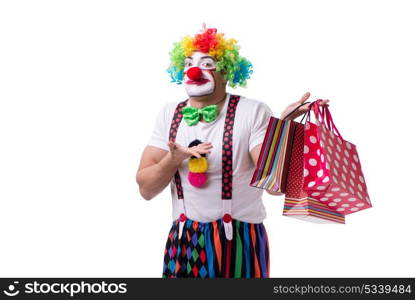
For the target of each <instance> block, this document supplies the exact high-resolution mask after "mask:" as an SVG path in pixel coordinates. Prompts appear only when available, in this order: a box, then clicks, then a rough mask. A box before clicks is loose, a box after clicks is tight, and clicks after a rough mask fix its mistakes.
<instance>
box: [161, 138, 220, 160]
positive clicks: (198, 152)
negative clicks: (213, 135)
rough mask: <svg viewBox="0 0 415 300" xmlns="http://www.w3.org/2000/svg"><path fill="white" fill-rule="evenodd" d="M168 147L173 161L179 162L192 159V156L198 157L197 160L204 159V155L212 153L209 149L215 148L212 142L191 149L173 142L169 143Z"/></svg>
mask: <svg viewBox="0 0 415 300" xmlns="http://www.w3.org/2000/svg"><path fill="white" fill-rule="evenodd" d="M167 145H168V146H169V148H170V152H171V155H172V157H173V159H175V160H177V161H179V162H181V161H183V160H185V159H187V158H189V157H191V156H192V155H194V156H196V157H197V158H200V157H202V154H206V153H211V151H210V150H209V149H211V148H212V147H213V146H212V143H210V142H205V143H201V144H199V145H197V146H193V147H190V148H189V147H183V146H182V145H180V144H178V143H176V142H172V141H169V142H167Z"/></svg>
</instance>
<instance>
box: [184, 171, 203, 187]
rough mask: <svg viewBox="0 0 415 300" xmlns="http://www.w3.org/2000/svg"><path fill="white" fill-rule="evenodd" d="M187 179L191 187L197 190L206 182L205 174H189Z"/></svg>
mask: <svg viewBox="0 0 415 300" xmlns="http://www.w3.org/2000/svg"><path fill="white" fill-rule="evenodd" d="M187 178H188V179H189V182H190V184H191V185H193V186H195V187H198V188H199V187H201V186H203V185H204V184H205V182H206V180H207V174H206V173H193V172H189V174H188V176H187Z"/></svg>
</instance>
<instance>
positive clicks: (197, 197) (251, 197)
mask: <svg viewBox="0 0 415 300" xmlns="http://www.w3.org/2000/svg"><path fill="white" fill-rule="evenodd" d="M229 97H230V94H229V93H227V96H226V100H225V104H224V106H223V107H222V109H221V111H220V113H219V115H218V117H217V119H216V120H215V121H213V122H211V123H206V122H198V123H197V124H196V125H193V126H188V125H187V124H186V122H185V121H184V120H183V119H182V121H181V123H180V126H179V129H178V132H177V136H176V142H177V143H179V144H180V145H182V146H186V147H187V146H188V145H189V144H190V142H192V141H193V140H195V139H199V140H200V141H202V142H211V143H212V145H213V148H211V149H210V150H211V151H212V152H211V153H210V154H207V160H208V164H209V168H208V170H207V182H206V183H205V184H204V185H203V186H202V187H201V188H197V187H194V186H192V185H191V184H190V183H189V182H188V179H187V176H188V159H186V160H184V161H183V162H182V164H181V166H180V167H179V174H180V178H181V182H182V186H183V198H184V200H183V201H184V206H185V210H186V215H187V217H188V218H189V219H192V220H195V221H199V222H211V221H214V220H217V219H220V218H221V217H222V215H223V212H222V201H223V200H222V199H221V192H222V163H221V161H222V138H223V126H224V122H225V115H226V109H227V107H228V103H229ZM180 102H181V101H180ZM178 103H179V102H169V103H167V104H165V106H164V107H163V109H162V110H161V111H160V112H159V114H158V116H157V120H156V123H155V128H154V131H153V134H152V136H151V138H150V140H149V142H148V145H151V146H155V147H158V148H161V149H163V150H166V151H169V147H168V145H167V142H168V140H169V129H170V124H171V120H172V118H173V114H174V110H175V109H176V107H177V104H178ZM272 115H273V114H272V111H271V109H270V108H269V107H268V105H266V104H265V103H263V102H260V101H258V100H254V99H248V98H246V97H243V96H241V98H240V101H239V103H238V106H237V108H236V114H235V120H234V128H233V162H232V163H233V189H232V200H231V201H232V208H231V214H232V218H234V219H237V220H240V221H243V222H248V223H261V222H262V221H263V220H264V219H265V217H266V212H265V207H264V205H263V203H262V194H263V190H262V189H259V188H256V187H251V186H250V185H249V183H250V182H251V179H252V175H253V173H254V171H255V167H256V165H255V164H254V163H253V161H252V159H251V157H250V153H249V152H250V151H251V150H252V148H254V147H255V146H256V145H258V144H261V143H262V142H263V140H264V137H265V133H266V129H267V126H268V122H269V119H270V117H271V116H272ZM173 178H174V177H173ZM170 189H171V194H172V201H173V215H172V216H173V220H174V219H177V218H178V217H179V215H180V211H179V206H178V203H177V201H179V200H177V192H176V186H175V183H174V182H173V179H172V181H171V183H170ZM180 201H182V200H180ZM225 201H229V200H225Z"/></svg>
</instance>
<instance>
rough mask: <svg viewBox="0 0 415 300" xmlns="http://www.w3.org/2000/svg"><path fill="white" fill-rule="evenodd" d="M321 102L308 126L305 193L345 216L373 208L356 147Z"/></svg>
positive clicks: (315, 105)
mask: <svg viewBox="0 0 415 300" xmlns="http://www.w3.org/2000/svg"><path fill="white" fill-rule="evenodd" d="M320 101H322V100H320V99H319V100H317V101H315V102H313V104H312V107H311V110H310V112H309V114H308V116H307V122H306V124H305V130H304V182H303V189H304V190H305V191H307V193H308V195H309V197H311V198H312V199H315V200H318V201H320V202H321V203H325V204H327V205H328V206H329V207H330V208H331V209H332V210H333V211H336V212H337V213H340V214H343V215H347V214H351V213H354V212H357V211H360V210H363V209H366V208H369V207H372V204H371V202H370V198H369V194H368V191H367V186H366V182H365V179H364V176H363V172H362V166H361V164H360V159H359V155H358V154H357V150H356V146H355V145H354V144H352V143H350V142H348V141H346V140H344V139H343V137H342V136H341V134H340V133H339V131H338V130H337V128H336V126H335V125H334V122H333V118H332V116H331V113H330V110H329V108H328V105H323V106H320V105H318V103H319V102H320ZM311 111H313V112H314V115H315V117H316V123H312V122H310V114H311Z"/></svg>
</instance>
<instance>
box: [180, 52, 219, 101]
mask: <svg viewBox="0 0 415 300" xmlns="http://www.w3.org/2000/svg"><path fill="white" fill-rule="evenodd" d="M193 67H198V68H200V70H201V71H202V73H201V76H200V77H199V78H197V79H191V78H189V77H188V76H187V74H186V72H187V70H189V69H190V68H193ZM215 69H216V62H215V60H214V59H213V58H212V57H211V56H209V55H208V54H207V53H203V52H199V51H195V52H193V54H192V56H189V57H186V58H185V61H184V72H185V75H184V81H183V82H184V87H185V89H186V92H187V94H188V95H189V97H200V96H206V95H209V94H212V93H213V92H214V91H215V79H214V78H213V75H212V71H214V70H215Z"/></svg>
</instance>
